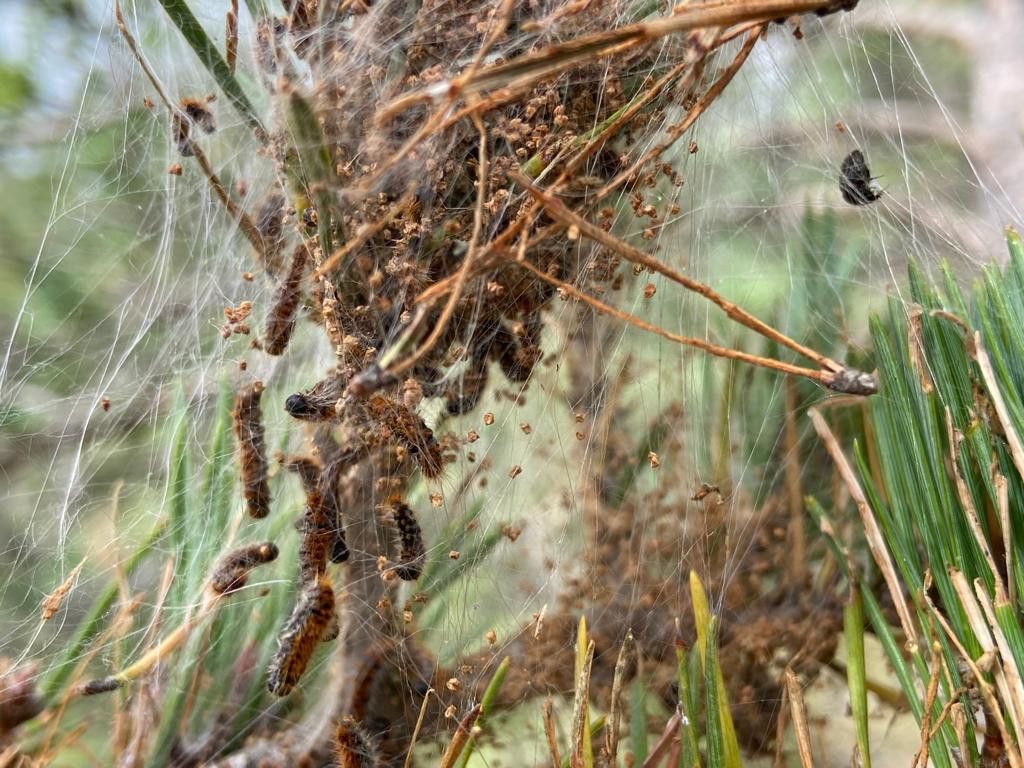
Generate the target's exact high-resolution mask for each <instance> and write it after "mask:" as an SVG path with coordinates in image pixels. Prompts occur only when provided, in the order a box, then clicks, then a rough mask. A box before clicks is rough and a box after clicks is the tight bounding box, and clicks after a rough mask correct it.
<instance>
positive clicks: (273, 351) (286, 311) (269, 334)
mask: <svg viewBox="0 0 1024 768" xmlns="http://www.w3.org/2000/svg"><path fill="white" fill-rule="evenodd" d="M308 258H309V251H308V250H307V249H306V246H305V244H304V243H300V244H299V245H298V246H296V248H295V252H294V253H293V254H292V265H291V268H290V269H289V270H288V274H287V275H285V277H284V280H282V281H281V285H280V286H279V287H278V289H277V296H276V298H275V299H274V306H273V307H271V309H270V314H269V315H268V316H267V327H266V330H265V331H264V333H263V351H264V352H266V353H267V354H268V355H280V354H281V353H282V352H284V350H285V347H287V346H288V340H289V339H290V338H291V337H292V331H293V330H294V329H295V315H296V311H297V310H298V308H299V299H300V298H302V275H303V273H304V272H305V271H306V260H307V259H308Z"/></svg>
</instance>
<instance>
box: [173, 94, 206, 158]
mask: <svg viewBox="0 0 1024 768" xmlns="http://www.w3.org/2000/svg"><path fill="white" fill-rule="evenodd" d="M209 101H210V99H209V98H206V99H182V100H181V102H180V103H179V108H178V109H176V110H174V111H173V112H172V114H171V137H172V138H173V139H174V143H175V145H176V146H177V147H178V152H179V153H180V154H181V156H182V157H192V155H194V154H195V153H194V152H193V151H192V136H191V134H192V126H193V125H196V126H199V128H200V129H202V130H203V131H204V132H205V133H213V132H214V131H215V130H217V124H216V122H215V121H214V119H213V113H212V112H211V111H210V110H209V108H208V107H207V104H208V103H209Z"/></svg>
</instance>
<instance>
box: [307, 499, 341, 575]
mask: <svg viewBox="0 0 1024 768" xmlns="http://www.w3.org/2000/svg"><path fill="white" fill-rule="evenodd" d="M301 534H302V539H301V541H300V542H299V579H300V580H301V582H302V583H303V584H306V583H309V582H315V581H316V580H317V579H319V578H320V577H321V576H323V575H324V573H325V572H326V571H327V555H328V552H329V551H330V549H331V545H332V543H333V539H334V531H333V524H332V521H331V520H330V519H329V517H328V513H327V502H326V499H325V497H324V494H323V493H322V492H321V490H320V487H319V483H318V484H317V485H316V486H314V487H313V488H312V489H310V490H309V491H308V492H307V493H306V508H305V510H304V511H303V513H302V526H301Z"/></svg>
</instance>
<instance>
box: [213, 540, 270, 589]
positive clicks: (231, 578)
mask: <svg viewBox="0 0 1024 768" xmlns="http://www.w3.org/2000/svg"><path fill="white" fill-rule="evenodd" d="M276 559H277V545H276V544H274V542H272V541H266V542H263V543H262V544H249V545H247V546H244V547H239V548H238V549H234V550H232V551H231V552H228V553H227V554H226V555H224V557H222V558H221V559H220V562H219V563H218V564H217V567H216V569H215V570H214V571H213V575H212V576H211V577H210V587H211V589H213V591H214V592H216V593H218V594H222V595H223V594H228V593H229V592H234V591H235V590H236V589H241V588H242V587H244V586H245V582H246V580H247V579H248V578H249V571H251V570H252V569H253V568H255V567H256V566H259V565H263V564H265V563H270V562H273V561H274V560H276Z"/></svg>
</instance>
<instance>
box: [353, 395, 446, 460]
mask: <svg viewBox="0 0 1024 768" xmlns="http://www.w3.org/2000/svg"><path fill="white" fill-rule="evenodd" d="M366 407H367V409H368V410H369V412H370V415H371V416H372V417H373V418H374V420H376V421H377V423H379V424H380V425H381V426H382V427H384V429H385V430H387V432H388V433H390V435H391V436H392V437H393V438H395V439H396V440H398V441H399V442H400V443H401V444H402V445H403V446H404V447H405V449H406V450H407V451H409V453H411V454H412V455H413V456H414V457H415V458H416V463H417V464H419V467H420V470H421V471H422V472H423V474H424V475H426V476H427V477H429V478H435V477H438V476H440V474H441V471H442V470H443V469H444V456H443V455H442V453H441V446H439V445H438V444H437V441H436V440H435V439H434V433H433V431H431V429H430V428H429V427H428V426H427V425H426V424H425V423H424V422H423V419H421V418H420V417H419V416H417V415H416V414H415V413H414V412H413V411H411V410H409V409H408V408H406V407H405V405H404V404H403V403H397V402H395V401H394V400H390V399H388V398H386V397H382V396H381V395H374V396H373V397H371V398H370V399H369V400H367V401H366Z"/></svg>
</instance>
